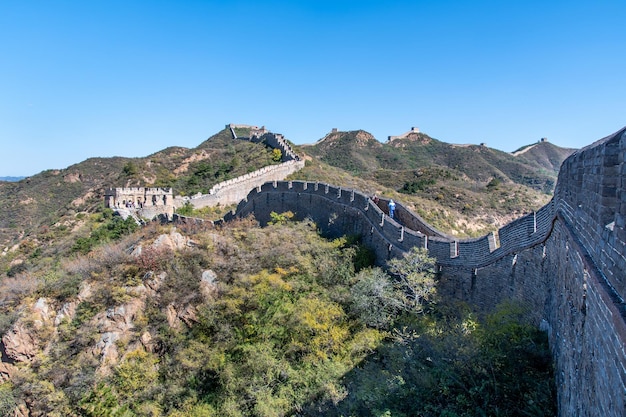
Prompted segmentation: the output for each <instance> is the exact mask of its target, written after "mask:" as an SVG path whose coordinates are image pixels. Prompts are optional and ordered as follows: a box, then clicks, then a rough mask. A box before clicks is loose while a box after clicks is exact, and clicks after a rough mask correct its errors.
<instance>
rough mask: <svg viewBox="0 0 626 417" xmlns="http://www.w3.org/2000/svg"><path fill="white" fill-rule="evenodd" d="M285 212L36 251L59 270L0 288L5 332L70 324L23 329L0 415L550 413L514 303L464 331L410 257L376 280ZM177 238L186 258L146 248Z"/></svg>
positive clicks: (462, 314) (544, 381)
mask: <svg viewBox="0 0 626 417" xmlns="http://www.w3.org/2000/svg"><path fill="white" fill-rule="evenodd" d="M290 217H291V216H290V215H289V213H283V214H275V215H274V216H273V222H272V223H273V224H271V225H269V226H268V227H266V228H259V227H258V226H257V225H256V224H255V223H254V221H253V220H245V221H239V222H235V223H232V224H228V225H226V226H225V227H223V228H221V229H213V228H205V227H201V226H189V227H188V228H186V229H183V230H181V229H178V230H176V231H175V230H172V229H171V228H170V227H162V226H157V225H151V226H149V227H147V228H144V229H142V230H139V231H136V232H134V233H131V234H126V232H124V233H119V234H115V235H114V234H110V235H108V237H107V238H106V239H103V240H102V242H103V243H99V244H94V246H93V247H92V249H91V250H90V252H89V253H88V254H86V255H81V254H80V253H77V252H76V250H75V248H74V249H73V248H72V247H71V246H69V245H68V246H67V247H66V249H65V252H63V251H62V250H61V249H57V250H60V251H59V252H56V253H54V252H47V251H45V252H44V253H42V254H41V255H40V256H45V257H50V258H55V259H56V262H53V261H50V262H48V263H47V265H48V266H47V267H45V268H41V269H37V268H35V267H32V268H30V269H29V270H28V271H24V272H21V273H20V274H18V278H19V280H20V281H19V282H20V287H19V290H18V288H16V285H17V280H13V281H11V280H9V279H5V280H3V281H2V283H1V285H2V288H0V293H2V294H3V297H2V300H1V303H0V305H1V306H2V317H3V318H4V319H3V320H5V321H7V320H8V322H9V323H13V322H15V320H21V321H22V322H24V323H28V320H34V319H33V318H31V319H29V318H28V314H27V313H26V311H27V310H23V311H22V313H19V314H16V312H17V311H18V306H20V305H21V306H22V307H19V308H21V309H23V308H24V305H23V304H21V303H22V302H23V301H24V300H32V301H31V302H34V300H36V299H37V298H39V297H45V298H46V299H48V300H49V302H50V303H51V304H52V305H54V306H57V308H59V307H60V306H61V305H63V303H68V302H74V303H75V305H76V308H75V313H74V315H73V316H72V317H69V316H68V317H67V318H66V319H64V320H61V322H60V323H59V324H58V325H53V324H51V323H48V324H45V325H43V326H39V325H35V326H34V334H35V339H36V340H38V341H39V346H40V349H41V352H42V353H41V354H38V355H37V356H36V357H34V358H33V359H32V361H31V362H30V363H24V364H23V366H21V367H20V369H19V372H18V373H17V375H16V376H15V377H14V378H13V381H12V382H11V383H9V382H5V383H4V384H0V407H4V410H8V409H11V408H12V407H14V406H15V405H16V404H26V405H28V408H29V409H30V412H31V415H32V416H39V415H52V416H54V415H58V416H61V415H64V416H72V415H86V416H135V415H136V416H160V415H169V416H211V415H216V416H218V415H219V416H245V415H250V416H282V415H320V414H323V415H337V416H339V415H345V416H348V415H355V416H356V415H375V416H379V415H389V416H408V415H424V416H439V415H447V416H474V415H502V416H505V415H506V416H509V415H512V416H514V415H535V416H541V415H553V414H554V389H553V386H552V384H553V383H552V371H551V364H550V360H549V354H548V352H547V344H546V340H545V337H544V335H543V334H542V333H540V332H539V331H537V330H536V329H534V328H533V327H532V326H529V325H527V324H525V323H524V321H523V312H521V311H519V309H518V308H517V307H515V306H514V305H506V306H503V307H502V308H501V309H500V310H498V311H497V312H496V313H494V314H493V315H491V316H489V317H487V318H486V319H484V320H482V319H479V318H478V317H477V316H476V315H475V314H474V313H472V311H471V310H470V309H469V307H468V306H464V305H449V304H448V303H446V302H445V301H444V300H438V299H437V296H436V276H435V275H434V274H433V272H432V270H433V268H432V260H431V259H429V258H428V257H427V256H426V254H425V253H424V252H423V251H420V250H415V251H413V252H412V253H410V254H409V255H408V256H407V258H406V259H403V260H396V261H393V262H392V263H390V265H389V268H390V269H389V271H390V272H391V273H393V275H389V274H388V273H387V272H385V271H383V270H381V269H380V268H376V267H373V265H372V261H373V257H372V254H371V253H370V252H369V250H368V249H367V248H365V247H363V246H361V245H360V244H359V243H358V242H357V241H355V240H354V239H352V238H350V237H344V238H341V239H335V240H327V239H325V238H323V237H321V236H319V234H318V233H317V231H316V226H315V225H314V224H312V223H311V222H292V221H290V220H289V219H290ZM93 221H95V223H91V224H92V226H90V230H93V231H94V232H95V235H96V236H99V234H100V233H103V232H98V230H102V229H104V230H110V229H111V227H112V226H109V225H111V224H114V223H113V222H112V220H111V219H108V218H107V217H106V214H105V215H104V216H103V217H98V218H97V219H95V218H94V220H93ZM113 229H114V228H113ZM181 231H182V232H183V233H184V235H185V236H187V238H189V239H191V241H193V246H188V245H187V247H186V248H185V249H172V248H170V247H167V246H157V245H154V244H152V243H151V242H153V241H155V240H159V239H156V238H157V237H158V236H163V235H169V234H171V233H173V232H181ZM92 235H94V233H92ZM138 247H142V249H141V250H137V248H138ZM131 249H132V250H133V251H134V254H133V255H130V252H131ZM72 252H74V254H73V255H71V256H69V257H68V254H70V253H72ZM86 288H88V291H86V290H85V289H86ZM133 306H134V307H133ZM130 310H132V311H134V313H133V315H132V316H130V317H132V325H131V326H129V327H128V329H127V330H126V331H125V332H123V333H122V334H121V335H120V337H119V338H117V339H115V342H114V344H113V346H114V348H115V350H116V351H117V352H118V355H114V356H106V357H104V356H100V355H103V353H101V350H99V348H96V346H97V345H98V341H99V340H102V334H100V332H101V331H100V330H99V329H100V328H102V327H103V326H104V324H103V323H106V320H107V317H110V316H111V315H112V314H113V312H116V311H130ZM172 311H174V314H173V315H172ZM25 315H26V316H25ZM31 326H32V324H31ZM5 328H7V327H6V326H5ZM102 331H104V330H102ZM111 349H113V347H111ZM44 350H45V352H46V353H45V354H44V353H43V352H44ZM0 410H2V408H0Z"/></svg>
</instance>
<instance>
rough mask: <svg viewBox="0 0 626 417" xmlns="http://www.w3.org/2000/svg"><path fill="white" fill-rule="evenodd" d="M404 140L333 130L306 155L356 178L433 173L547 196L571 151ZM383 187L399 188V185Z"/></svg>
mask: <svg viewBox="0 0 626 417" xmlns="http://www.w3.org/2000/svg"><path fill="white" fill-rule="evenodd" d="M403 136H404V137H400V138H396V139H392V140H389V141H388V142H387V143H384V144H383V143H380V142H378V141H377V140H376V139H375V138H374V137H373V136H372V135H371V134H369V133H368V132H365V131H362V130H359V131H351V132H333V133H331V134H329V135H327V136H326V137H325V138H323V139H321V140H320V141H318V142H317V143H315V144H314V145H311V146H307V147H306V148H305V151H306V152H307V153H309V154H311V155H314V156H316V157H318V158H320V159H321V160H322V161H324V162H326V163H328V164H330V165H333V166H336V167H339V168H342V169H345V170H347V171H349V172H352V173H354V174H355V175H364V176H370V177H376V175H377V173H380V172H381V171H385V170H391V171H406V170H415V169H426V170H430V171H432V170H436V171H438V172H439V173H447V174H448V175H454V176H456V177H459V178H463V179H464V180H466V181H468V182H472V181H473V182H479V183H488V182H489V181H491V180H493V179H496V180H498V181H501V182H513V183H517V184H521V185H525V186H528V187H531V188H533V189H536V190H539V191H543V192H546V193H550V192H551V191H552V189H553V188H554V183H555V180H556V176H557V174H558V167H559V166H560V164H561V163H562V162H563V160H564V159H565V158H566V157H567V156H568V155H569V154H571V153H572V152H573V150H570V149H563V148H559V147H557V146H554V145H552V144H549V143H541V144H538V145H533V146H529V147H528V148H526V150H527V151H526V152H524V151H522V153H518V156H515V155H511V154H508V153H506V152H502V151H499V150H496V149H492V148H489V147H487V146H484V145H454V144H449V143H445V142H442V141H439V140H437V139H434V138H432V137H430V136H428V135H427V134H424V133H420V132H411V133H408V134H406V135H403ZM403 180H405V179H404V178H402V176H398V177H397V178H396V182H393V181H391V182H390V181H387V183H386V185H388V186H391V187H396V188H397V187H401V186H402V185H403V184H401V183H399V181H403Z"/></svg>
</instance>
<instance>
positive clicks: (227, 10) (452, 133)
mask: <svg viewBox="0 0 626 417" xmlns="http://www.w3.org/2000/svg"><path fill="white" fill-rule="evenodd" d="M625 16H626V2H625V1H623V0H615V1H602V0H596V1H575V0H568V1H559V0H557V1H552V0H541V1H535V0H527V1H501V0H497V1H483V0H475V1H447V0H441V1H434V0H433V1H418V0H414V1H394V0H386V1H381V0H378V1H370V0H359V1H356V0H355V1H342V0H335V1H333V0H329V1H327V0H307V1H296V0H292V1H286V0H285V1H239V0H238V1H227V0H222V1H199V0H195V1H183V0H181V1H159V0H153V1H139V0H136V1H127V0H124V1H117V0H107V1H104V0H89V1H82V0H81V1H64V0H58V1H48V0H45V1H35V0H0V176H5V175H16V176H17V175H32V174H35V173H38V172H40V171H42V170H44V169H52V168H65V167H67V166H69V165H72V164H74V163H78V162H81V161H83V160H84V159H86V158H88V157H92V156H102V157H105V156H116V155H117V156H127V157H136V156H146V155H149V154H151V153H153V152H156V151H159V150H161V149H163V148H165V147H168V146H185V147H190V148H191V147H195V146H197V145H199V144H200V143H201V142H202V141H204V140H205V139H207V138H208V137H209V136H211V135H213V134H214V133H216V132H218V131H219V130H221V129H222V128H223V127H224V125H225V124H227V123H246V124H253V125H265V126H266V127H267V128H269V129H270V130H272V131H274V132H279V133H283V134H284V135H285V136H286V137H287V138H288V139H290V140H292V141H293V142H295V143H298V144H300V143H313V142H315V141H317V140H318V139H320V138H322V137H323V136H324V135H325V134H326V133H327V132H329V131H330V130H331V128H333V127H336V128H339V129H340V130H355V129H364V130H367V131H369V132H371V133H372V134H373V135H374V136H375V137H376V138H377V139H379V140H381V141H384V140H386V138H387V136H388V135H397V134H401V133H403V132H406V131H407V130H409V129H410V128H411V127H412V126H416V127H419V128H420V130H421V131H423V132H425V133H427V134H429V135H430V136H432V137H435V138H437V139H440V140H443V141H445V142H450V143H480V142H486V143H487V145H488V146H491V147H493V148H497V149H501V150H504V151H513V150H515V149H517V148H518V147H520V146H522V145H526V144H529V143H534V142H536V141H537V140H539V139H540V138H541V137H547V138H548V139H549V140H550V141H551V142H552V143H555V144H557V145H559V146H563V147H575V148H578V147H582V146H585V145H587V144H590V143H591V142H593V141H595V140H597V139H599V138H601V137H603V136H606V135H608V134H610V133H612V132H615V131H617V130H618V129H620V128H621V127H623V126H624V125H626V30H625V29H624V27H625V25H624V17H625Z"/></svg>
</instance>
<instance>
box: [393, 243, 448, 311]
mask: <svg viewBox="0 0 626 417" xmlns="http://www.w3.org/2000/svg"><path fill="white" fill-rule="evenodd" d="M388 265H389V271H390V272H391V273H392V274H393V275H395V276H396V277H397V278H398V282H397V287H398V288H399V289H401V290H402V304H403V306H404V308H405V309H407V310H413V311H418V312H421V311H423V309H424V303H425V302H426V301H428V300H430V299H431V298H432V296H433V295H435V291H436V290H435V259H434V258H431V257H429V256H428V250H427V249H425V248H418V247H413V248H412V249H411V250H410V251H409V252H407V253H405V254H404V257H402V258H396V259H392V260H391V261H389V262H388Z"/></svg>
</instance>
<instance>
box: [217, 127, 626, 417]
mask: <svg viewBox="0 0 626 417" xmlns="http://www.w3.org/2000/svg"><path fill="white" fill-rule="evenodd" d="M233 133H234V132H233ZM283 178H284V177H283ZM625 178H626V129H622V130H621V131H619V132H617V133H615V134H613V135H610V136H608V137H606V138H604V139H601V140H599V141H598V142H596V143H594V144H592V145H590V146H588V147H586V148H583V149H581V150H579V151H578V152H576V153H575V154H573V155H572V156H570V157H569V158H568V159H567V160H566V161H565V162H564V163H563V165H562V167H561V171H560V173H559V179H558V182H557V187H556V189H555V193H554V197H553V199H552V200H551V202H550V203H549V204H547V205H546V206H544V207H543V208H541V209H540V210H538V211H537V212H535V213H531V214H529V215H527V216H524V217H522V218H520V219H517V220H515V221H513V222H512V223H510V224H508V225H506V226H504V227H502V228H501V229H500V230H498V231H497V233H492V234H489V235H487V236H484V237H482V238H478V239H466V240H458V239H454V238H452V237H450V236H447V235H445V234H444V233H441V232H439V231H437V230H436V229H434V228H433V227H432V226H430V225H428V224H427V223H426V222H425V221H424V220H423V219H421V218H420V217H419V216H417V215H415V214H413V213H411V212H410V211H409V210H407V209H406V208H405V207H403V206H402V205H401V204H397V206H396V216H395V217H396V219H395V220H394V219H390V218H389V217H388V216H387V215H386V214H385V213H386V210H387V201H386V200H383V199H381V200H380V201H379V203H378V205H377V204H374V202H373V201H372V200H371V199H370V198H369V197H368V196H366V195H364V194H362V193H360V192H358V191H355V190H349V189H342V188H340V187H336V186H332V185H328V184H322V183H312V182H297V181H279V180H278V179H270V182H269V183H264V184H257V185H252V186H251V187H248V184H251V183H249V182H246V181H247V180H242V181H241V182H234V183H232V186H233V187H234V188H237V187H239V188H241V190H240V191H241V192H247V191H249V190H250V189H252V191H250V192H249V193H247V196H245V198H243V199H242V200H241V201H240V202H239V204H238V206H237V209H236V210H235V211H233V212H232V213H230V214H228V215H227V216H226V217H225V219H224V221H229V220H231V219H234V218H236V217H243V216H247V215H249V214H254V215H255V217H256V218H257V219H258V220H259V221H260V222H261V223H262V224H264V223H267V222H268V221H269V220H270V213H271V212H272V211H274V212H285V211H292V212H294V213H295V214H296V218H297V219H306V218H310V219H312V220H313V221H315V222H316V224H317V225H318V227H319V228H320V229H321V230H322V231H323V232H324V233H326V234H327V235H330V236H338V235H343V234H355V235H360V236H361V237H362V240H363V242H364V243H365V244H367V245H368V246H369V247H371V248H372V249H373V250H374V252H375V253H376V256H377V261H378V263H379V264H381V265H383V264H384V263H385V262H386V260H388V259H390V258H392V257H397V256H401V255H402V254H403V253H405V252H406V251H407V250H408V249H410V248H411V247H413V246H416V245H417V246H422V247H426V248H427V249H428V250H429V253H430V254H431V255H432V256H434V257H435V258H436V259H437V263H438V267H439V286H438V291H439V293H440V294H441V295H442V296H448V297H453V298H455V299H459V300H464V301H467V302H470V303H472V304H473V305H474V306H476V307H477V308H478V309H479V310H480V311H489V310H490V309H492V308H493V307H494V306H495V305H496V304H498V303H499V302H501V301H504V300H507V299H515V300H518V301H519V302H521V303H522V304H524V305H525V306H526V307H527V310H528V312H529V318H530V319H532V320H533V322H534V323H536V324H537V325H538V326H540V327H541V328H542V329H544V330H545V331H546V332H547V334H548V337H549V341H550V347H551V350H552V353H553V357H554V361H555V374H556V384H557V392H558V404H559V415H560V416H598V415H602V416H623V415H626V350H625V348H626V304H625V302H624V299H625V298H626V276H625V275H626V272H625V271H626V251H625V247H626V232H625V231H624V225H625V223H626V192H624V185H625V183H626V181H625V180H624V179H625ZM258 179H259V181H260V179H261V178H258ZM244 187H248V188H246V189H245V190H244V189H243V188H244ZM224 195H225V194H224Z"/></svg>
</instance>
